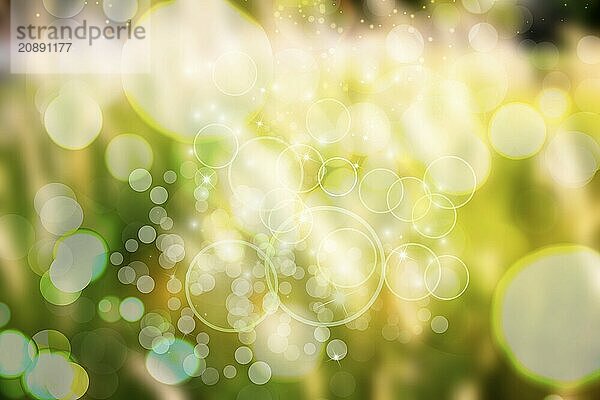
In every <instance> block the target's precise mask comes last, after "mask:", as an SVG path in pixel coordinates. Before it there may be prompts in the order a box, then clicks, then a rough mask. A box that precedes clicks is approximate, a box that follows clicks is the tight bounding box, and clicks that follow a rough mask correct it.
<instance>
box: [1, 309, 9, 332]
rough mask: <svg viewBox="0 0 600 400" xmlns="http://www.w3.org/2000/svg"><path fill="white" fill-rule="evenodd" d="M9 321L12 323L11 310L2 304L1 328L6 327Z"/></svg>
mask: <svg viewBox="0 0 600 400" xmlns="http://www.w3.org/2000/svg"><path fill="white" fill-rule="evenodd" d="M8 321H10V308H9V307H8V306H7V305H6V304H4V303H0V328H2V327H3V326H6V324H8Z"/></svg>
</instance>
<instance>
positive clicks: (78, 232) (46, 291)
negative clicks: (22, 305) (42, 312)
mask: <svg viewBox="0 0 600 400" xmlns="http://www.w3.org/2000/svg"><path fill="white" fill-rule="evenodd" d="M34 207H35V210H36V212H37V213H38V215H39V217H40V221H41V223H42V226H43V227H44V228H45V229H46V230H47V231H48V232H49V233H50V234H52V235H55V236H57V237H56V238H55V239H52V240H45V241H44V242H38V244H37V245H36V246H34V248H33V249H32V250H33V253H30V257H29V260H30V265H31V267H32V269H33V270H34V271H35V272H36V273H39V274H40V275H41V276H42V279H41V280H40V292H41V293H42V295H43V296H44V298H45V299H46V300H47V301H48V302H49V303H52V304H54V305H67V304H71V303H73V302H74V301H75V300H77V298H78V297H79V296H80V294H81V291H82V290H83V289H85V288H86V287H87V286H88V285H89V284H90V283H92V282H94V281H96V280H97V279H99V278H100V277H101V276H102V274H103V273H104V270H105V268H106V264H107V263H108V249H107V246H106V243H105V241H104V239H103V238H102V237H101V236H100V235H99V234H97V233H96V232H94V231H91V230H88V229H81V224H82V223H83V210H82V208H81V206H80V205H79V203H78V202H77V198H76V196H75V193H74V192H73V190H72V189H71V188H69V187H68V186H66V185H63V184H60V183H50V184H47V185H45V186H43V187H41V188H40V189H39V190H38V191H37V192H36V195H35V198H34ZM7 225H8V227H9V228H11V229H15V230H16V232H14V233H18V235H15V236H16V237H23V240H22V241H21V244H20V246H19V247H21V250H19V249H18V248H17V247H16V246H14V245H13V244H12V241H11V240H8V241H6V243H3V245H2V247H3V248H2V250H4V251H3V253H4V256H3V258H7V259H11V258H12V259H18V258H20V257H22V256H23V255H24V254H23V253H25V254H26V252H27V250H25V249H24V248H23V247H24V246H29V245H30V240H32V239H33V229H32V228H31V225H29V223H28V222H27V221H26V220H25V219H23V218H22V217H19V216H17V215H14V214H9V215H5V216H3V217H2V219H0V227H5V226H7ZM3 242H5V241H4V240H3ZM36 253H37V254H36Z"/></svg>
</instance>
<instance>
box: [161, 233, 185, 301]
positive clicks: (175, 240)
mask: <svg viewBox="0 0 600 400" xmlns="http://www.w3.org/2000/svg"><path fill="white" fill-rule="evenodd" d="M156 248H157V249H158V250H159V251H160V252H161V253H160V255H159V256H158V263H159V264H160V266H161V267H162V268H164V269H171V268H173V267H174V266H175V264H177V263H178V262H180V261H182V260H183V259H184V258H185V243H184V241H183V238H182V237H181V236H179V235H177V234H164V233H163V234H160V235H159V236H158V237H157V238H156ZM171 293H173V292H171Z"/></svg>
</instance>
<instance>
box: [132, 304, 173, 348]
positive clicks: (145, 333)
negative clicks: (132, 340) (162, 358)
mask: <svg viewBox="0 0 600 400" xmlns="http://www.w3.org/2000/svg"><path fill="white" fill-rule="evenodd" d="M174 340H175V335H174V328H173V326H172V325H171V321H170V319H168V318H167V316H165V315H162V314H161V313H158V312H150V313H147V314H146V315H144V316H143V317H142V319H141V320H140V333H139V335H138V341H139V342H140V345H141V346H142V347H143V348H145V349H148V350H153V351H155V352H157V353H161V352H164V351H166V350H168V345H169V344H172V343H173V341H174ZM165 347H167V348H166V349H165Z"/></svg>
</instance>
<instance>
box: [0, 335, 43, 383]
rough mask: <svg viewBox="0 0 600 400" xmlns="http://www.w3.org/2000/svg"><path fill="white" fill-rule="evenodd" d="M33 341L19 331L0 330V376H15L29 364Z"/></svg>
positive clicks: (33, 345) (34, 352) (33, 352)
mask: <svg viewBox="0 0 600 400" xmlns="http://www.w3.org/2000/svg"><path fill="white" fill-rule="evenodd" d="M36 352H37V349H36V347H35V343H34V342H33V341H32V340H31V339H29V338H27V337H26V336H25V335H23V334H22V333H21V332H19V331H15V330H6V331H2V332H0V377H2V378H16V377H18V376H20V375H21V374H23V372H24V371H25V370H26V369H27V368H28V367H29V366H30V365H31V363H32V362H33V359H34V357H35V354H36Z"/></svg>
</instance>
